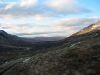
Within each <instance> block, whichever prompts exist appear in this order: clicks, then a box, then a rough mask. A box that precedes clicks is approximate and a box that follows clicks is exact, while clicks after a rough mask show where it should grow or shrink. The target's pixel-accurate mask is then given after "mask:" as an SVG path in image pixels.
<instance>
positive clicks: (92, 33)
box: [0, 23, 100, 75]
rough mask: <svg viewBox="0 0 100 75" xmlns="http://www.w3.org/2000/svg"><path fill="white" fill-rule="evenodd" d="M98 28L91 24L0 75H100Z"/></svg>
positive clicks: (13, 63) (9, 64)
mask: <svg viewBox="0 0 100 75" xmlns="http://www.w3.org/2000/svg"><path fill="white" fill-rule="evenodd" d="M97 26H98V27H97ZM99 27H100V23H96V24H92V25H90V26H89V27H86V28H84V29H83V30H82V31H79V32H77V33H75V34H73V35H71V36H70V37H68V38H65V39H64V40H60V41H59V42H57V43H62V44H59V45H58V46H57V47H51V48H50V47H49V48H46V50H45V49H44V50H45V51H46V52H39V53H37V54H35V55H34V54H33V55H32V56H27V57H20V58H18V59H16V60H15V59H13V60H10V61H8V62H6V63H4V64H2V65H1V66H0V75H19V74H20V75H100V29H99ZM88 30H89V31H88ZM57 43H55V44H57Z"/></svg>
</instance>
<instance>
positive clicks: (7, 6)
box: [4, 4, 15, 10]
mask: <svg viewBox="0 0 100 75" xmlns="http://www.w3.org/2000/svg"><path fill="white" fill-rule="evenodd" d="M14 6H15V4H7V5H6V6H5V8H4V9H5V10H9V9H12V8H13V7H14Z"/></svg>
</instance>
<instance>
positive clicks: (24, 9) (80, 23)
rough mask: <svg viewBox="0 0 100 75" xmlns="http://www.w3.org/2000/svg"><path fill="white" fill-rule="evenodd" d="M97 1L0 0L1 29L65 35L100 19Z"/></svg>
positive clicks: (19, 33) (24, 33)
mask: <svg viewBox="0 0 100 75" xmlns="http://www.w3.org/2000/svg"><path fill="white" fill-rule="evenodd" d="M99 3H100V1H99V0H87V1H86V0H0V30H4V31H6V32H8V33H10V34H14V35H17V36H21V37H52V36H61V37H62V36H65V37H68V36H70V35H72V34H73V33H75V32H78V31H79V30H81V29H83V28H84V27H87V26H88V25H90V24H92V23H95V22H98V21H100V14H99V13H100V10H99V9H100V8H99Z"/></svg>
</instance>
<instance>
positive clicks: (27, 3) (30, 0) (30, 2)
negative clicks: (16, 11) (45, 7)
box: [20, 0, 38, 8]
mask: <svg viewBox="0 0 100 75" xmlns="http://www.w3.org/2000/svg"><path fill="white" fill-rule="evenodd" d="M37 1H38V0H20V7H25V8H29V7H32V6H34V5H36V4H37Z"/></svg>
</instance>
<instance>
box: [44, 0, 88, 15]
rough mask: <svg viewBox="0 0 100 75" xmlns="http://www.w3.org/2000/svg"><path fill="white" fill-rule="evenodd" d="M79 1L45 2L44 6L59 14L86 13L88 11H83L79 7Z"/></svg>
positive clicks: (52, 0)
mask: <svg viewBox="0 0 100 75" xmlns="http://www.w3.org/2000/svg"><path fill="white" fill-rule="evenodd" d="M78 2H79V0H47V1H46V3H45V4H46V5H47V6H48V7H49V8H51V9H54V10H57V11H59V12H67V13H79V12H88V11H89V10H88V9H85V8H83V7H81V6H80V5H79V3H78Z"/></svg>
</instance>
